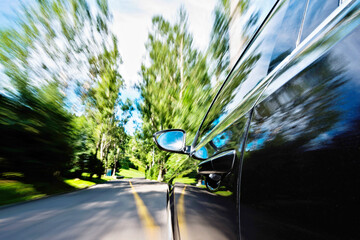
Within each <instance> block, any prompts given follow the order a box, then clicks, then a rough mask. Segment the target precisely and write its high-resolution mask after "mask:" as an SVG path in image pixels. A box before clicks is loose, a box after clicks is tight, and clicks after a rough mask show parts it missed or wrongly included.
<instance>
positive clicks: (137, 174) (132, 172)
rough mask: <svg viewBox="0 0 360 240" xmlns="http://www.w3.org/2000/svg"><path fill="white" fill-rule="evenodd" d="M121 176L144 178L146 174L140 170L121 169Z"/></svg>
mask: <svg viewBox="0 0 360 240" xmlns="http://www.w3.org/2000/svg"><path fill="white" fill-rule="evenodd" d="M119 175H121V176H124V178H144V177H145V173H144V172H141V171H139V170H136V169H133V168H129V169H120V172H119Z"/></svg>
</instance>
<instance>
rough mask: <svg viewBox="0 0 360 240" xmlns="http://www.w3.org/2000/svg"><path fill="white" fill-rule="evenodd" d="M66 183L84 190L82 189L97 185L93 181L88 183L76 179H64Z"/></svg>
mask: <svg viewBox="0 0 360 240" xmlns="http://www.w3.org/2000/svg"><path fill="white" fill-rule="evenodd" d="M64 182H65V183H66V184H68V185H70V186H72V187H74V188H76V189H82V188H86V187H90V186H92V185H95V184H96V183H94V182H92V181H86V180H82V179H79V178H75V179H64Z"/></svg>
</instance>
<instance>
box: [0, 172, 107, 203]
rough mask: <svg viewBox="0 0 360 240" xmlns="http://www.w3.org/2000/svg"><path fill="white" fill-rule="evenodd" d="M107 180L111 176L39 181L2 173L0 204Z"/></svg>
mask: <svg viewBox="0 0 360 240" xmlns="http://www.w3.org/2000/svg"><path fill="white" fill-rule="evenodd" d="M108 180H113V177H102V178H101V179H98V178H92V179H90V178H89V177H87V175H86V174H85V175H84V176H82V177H81V179H78V178H75V179H53V180H51V181H45V180H42V181H41V180H29V179H25V178H24V176H23V175H22V174H21V173H3V174H2V177H1V179H0V205H5V204H10V203H16V202H22V201H27V200H32V199H36V198H41V197H44V196H49V195H53V194H59V193H66V192H71V191H74V190H76V189H82V188H86V187H90V186H92V185H95V184H98V183H104V182H107V181H108Z"/></svg>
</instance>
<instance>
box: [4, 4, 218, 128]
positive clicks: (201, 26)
mask: <svg viewBox="0 0 360 240" xmlns="http://www.w3.org/2000/svg"><path fill="white" fill-rule="evenodd" d="M31 1H32V0H23V1H20V0H0V27H1V28H2V27H6V26H9V24H11V21H12V20H14V19H16V16H15V15H14V14H13V13H12V12H13V11H12V9H18V8H19V7H20V3H21V2H23V3H25V4H26V3H29V2H31ZM216 2H217V1H216V0H109V6H110V9H111V11H112V14H113V17H114V18H113V24H112V26H111V28H112V31H113V32H114V33H115V34H116V35H117V37H118V40H119V50H120V54H121V56H122V58H123V62H124V63H123V64H122V66H121V67H120V73H121V75H122V76H123V78H124V80H125V84H126V89H125V90H124V91H123V93H122V99H126V98H130V99H131V100H133V101H134V100H136V99H139V97H140V94H139V92H138V91H137V90H135V89H134V88H133V87H134V85H135V84H136V83H138V82H139V80H140V77H139V74H138V72H139V70H140V66H141V62H142V61H143V59H144V57H145V55H146V49H145V45H144V44H145V42H146V40H147V36H148V31H149V29H150V27H151V18H152V17H153V16H154V15H163V16H164V17H165V18H166V19H168V20H170V21H174V20H175V18H176V16H177V12H178V9H179V8H180V7H181V6H184V7H185V9H186V10H187V12H188V17H189V18H188V20H189V31H190V32H191V33H192V34H193V36H194V45H195V46H196V47H197V48H199V49H202V50H205V49H206V48H207V46H208V42H209V36H210V30H211V23H212V10H213V8H214V6H215V4H216ZM137 125H141V119H140V115H139V113H138V112H134V113H133V118H132V121H130V122H129V123H128V124H127V126H126V130H127V132H128V133H130V134H133V133H134V131H135V128H136V126H137Z"/></svg>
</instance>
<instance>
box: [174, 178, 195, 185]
mask: <svg viewBox="0 0 360 240" xmlns="http://www.w3.org/2000/svg"><path fill="white" fill-rule="evenodd" d="M176 182H178V183H184V184H192V185H194V184H196V179H195V178H189V177H182V178H175V179H174V181H173V183H176Z"/></svg>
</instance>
